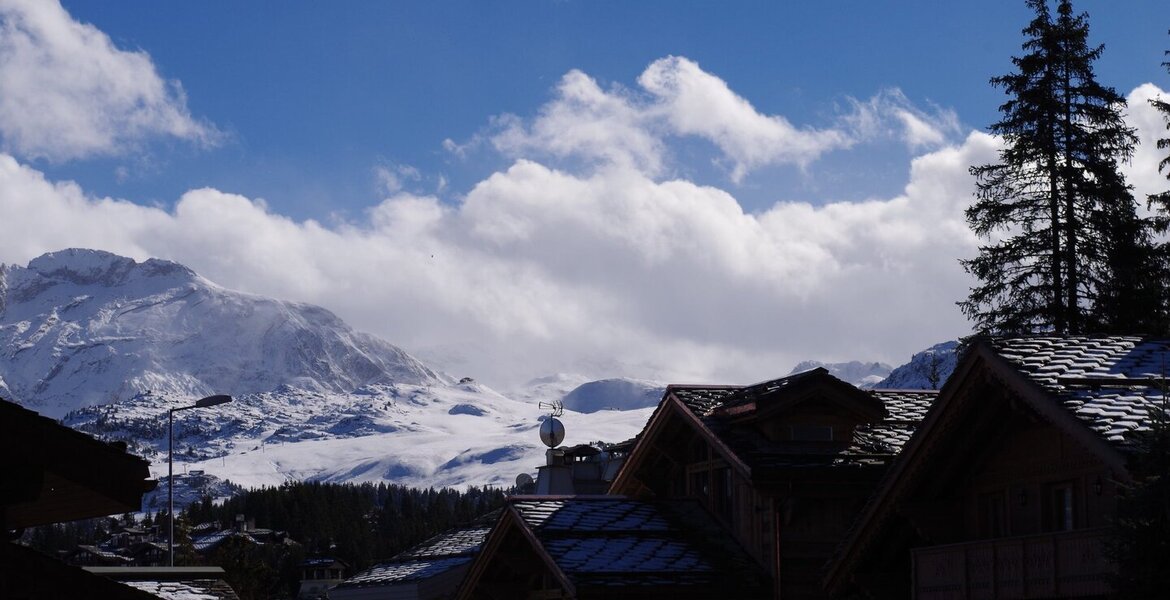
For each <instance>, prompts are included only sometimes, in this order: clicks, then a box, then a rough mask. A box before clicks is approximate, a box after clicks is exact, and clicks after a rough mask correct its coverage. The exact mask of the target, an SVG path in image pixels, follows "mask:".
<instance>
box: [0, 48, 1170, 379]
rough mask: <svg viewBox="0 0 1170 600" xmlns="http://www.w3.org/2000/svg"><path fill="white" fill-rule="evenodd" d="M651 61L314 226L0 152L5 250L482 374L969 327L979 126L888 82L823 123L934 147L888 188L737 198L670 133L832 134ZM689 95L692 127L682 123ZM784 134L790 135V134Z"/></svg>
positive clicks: (683, 369) (730, 371)
mask: <svg viewBox="0 0 1170 600" xmlns="http://www.w3.org/2000/svg"><path fill="white" fill-rule="evenodd" d="M664 60H665V62H663V61H659V62H656V63H655V64H654V65H652V66H651V68H650V69H647V73H650V75H645V74H644V76H643V79H647V80H653V81H647V82H643V83H642V85H643V86H645V87H646V90H647V94H649V95H646V94H634V93H632V92H629V91H627V90H624V89H621V88H612V89H610V90H608V91H607V90H603V89H602V88H601V87H600V86H599V85H598V84H597V83H596V82H595V81H593V80H592V79H590V78H589V77H588V76H586V75H584V74H582V73H578V72H573V73H570V74H569V75H567V76H566V77H565V78H564V79H563V80H562V82H561V84H560V86H559V87H558V88H557V97H556V98H554V99H553V100H552V101H551V102H550V103H549V104H548V105H547V106H546V107H544V108H543V109H542V110H541V111H540V112H539V114H537V115H536V116H535V117H534V118H533V119H532V120H531V121H530V122H529V121H525V120H523V119H520V118H519V117H508V118H506V119H505V120H504V121H503V123H502V125H498V126H497V128H496V130H495V135H494V137H493V138H491V139H490V140H487V138H482V139H483V140H486V141H490V142H491V143H492V144H494V145H495V147H497V148H499V149H500V150H501V151H502V152H505V153H506V154H507V155H509V156H513V157H514V160H512V161H511V164H510V166H508V167H507V168H506V169H504V170H502V171H499V172H496V173H493V174H491V175H490V176H488V177H486V178H484V179H483V180H482V181H480V182H479V183H478V184H476V185H475V186H474V187H472V189H470V190H469V191H467V193H466V194H465V195H464V196H463V198H462V200H461V201H460V202H459V203H458V204H457V205H452V204H450V203H446V202H443V201H440V200H439V199H438V198H435V197H433V196H426V195H419V194H413V193H408V192H407V191H404V190H403V187H404V186H403V185H402V183H403V182H404V181H405V180H409V179H413V178H414V177H415V173H414V172H413V171H412V170H410V169H409V168H400V167H398V166H390V167H387V168H386V170H385V173H384V174H382V175H381V176H382V178H383V184H384V191H385V192H386V193H387V194H388V196H389V197H388V198H387V199H386V200H384V201H383V202H382V203H380V204H378V205H377V206H374V207H371V208H370V209H369V210H368V211H367V212H366V213H365V214H364V215H362V217H361V219H360V220H359V221H354V222H344V221H342V222H340V223H339V224H334V225H328V226H326V225H322V224H320V223H317V222H315V221H311V220H310V221H300V222H298V221H294V220H292V219H289V218H287V217H284V216H282V215H280V214H277V213H275V212H273V211H272V210H271V209H270V208H269V207H268V206H267V205H265V203H263V202H261V201H259V200H256V199H249V198H246V197H243V196H239V195H235V194H230V193H225V192H222V191H219V190H214V189H197V190H191V191H189V192H187V193H186V194H184V195H183V196H182V197H181V198H180V199H179V200H178V202H177V204H176V205H175V207H174V208H173V210H169V211H168V210H161V209H158V208H150V207H143V206H139V205H136V204H133V203H130V202H126V201H120V200H114V199H108V198H95V197H91V196H88V195H86V193H85V192H84V190H82V189H81V188H80V187H78V186H77V185H75V184H72V183H61V182H52V181H48V180H46V179H45V177H44V176H43V175H42V174H41V173H40V172H38V171H36V170H34V169H32V168H30V167H28V166H26V165H22V164H21V163H20V162H19V161H17V160H16V159H15V158H13V157H12V156H8V155H2V154H0V214H3V215H5V225H6V231H8V232H9V233H8V234H7V235H5V236H0V260H3V261H4V262H9V263H24V262H26V261H28V260H29V259H31V258H33V257H35V256H37V255H39V254H40V253H42V252H46V251H50V250H57V249H61V248H64V247H70V246H82V247H95V248H102V249H106V250H110V251H113V252H118V253H122V254H127V255H130V256H133V257H135V258H140V259H142V258H146V257H149V256H159V257H163V258H169V259H173V260H177V261H180V262H183V263H184V264H187V265H189V266H191V267H192V268H194V269H195V270H196V271H198V272H200V273H202V274H203V275H205V276H207V277H208V278H210V279H212V280H214V281H217V282H218V283H220V284H222V285H225V286H227V287H231V288H236V289H241V290H245V291H250V292H255V293H261V294H266V295H270V296H275V297H279V298H287V299H292V300H300V301H307V302H312V303H316V304H319V305H322V306H325V307H327V308H329V309H331V310H334V311H335V312H337V313H338V314H340V315H341V316H342V317H343V318H345V319H347V320H348V321H349V322H351V323H352V324H353V325H354V326H355V327H358V328H360V329H364V330H367V331H371V332H374V333H377V334H379V335H382V336H383V337H385V338H387V339H388V340H391V341H393V342H395V343H399V344H402V345H404V346H405V347H407V348H408V349H417V348H424V347H426V348H431V349H438V350H439V351H441V352H442V353H444V354H446V355H447V356H452V355H455V359H456V360H454V361H453V362H460V364H461V369H462V371H461V372H459V373H456V374H457V375H459V376H462V375H471V376H474V377H476V378H479V379H481V380H485V381H487V382H488V383H490V384H497V383H500V382H508V381H516V380H519V379H523V378H525V377H531V376H534V375H543V374H547V373H549V372H553V371H559V370H581V371H585V372H586V373H587V374H589V375H594V376H607V375H609V376H612V375H623V374H624V375H631V376H642V377H652V378H653V377H657V378H665V379H669V380H672V381H696V380H717V381H727V382H750V381H753V380H759V379H763V378H766V377H773V376H777V375H781V374H783V373H784V372H785V371H787V370H788V369H789V368H790V367H791V366H792V365H793V364H795V363H796V362H798V361H799V360H802V359H807V358H815V359H821V360H843V359H866V360H886V361H891V362H897V361H901V360H904V359H906V358H908V356H909V355H910V353H911V352H913V351H915V350H918V349H921V348H923V347H925V346H927V345H929V344H931V343H934V342H937V341H940V340H942V339H946V338H951V337H954V336H956V335H961V334H963V333H966V331H967V328H968V325H967V323H966V322H965V320H964V319H963V318H962V316H961V315H960V314H959V311H958V310H957V308H956V307H955V305H954V303H955V301H957V300H960V299H962V298H963V297H965V296H966V294H967V291H968V287H969V286H970V285H971V283H972V282H971V281H970V279H969V278H968V276H967V275H966V274H965V273H964V272H963V271H962V269H961V268H960V266H959V265H958V262H957V261H958V259H960V258H965V257H970V256H973V255H974V253H975V247H976V240H975V239H974V237H973V236H972V235H971V233H970V232H969V231H968V229H967V227H966V224H965V221H964V218H963V209H964V208H965V207H966V206H967V205H968V204H969V203H970V201H971V197H972V196H971V193H972V187H973V182H972V180H971V177H970V175H969V174H968V172H967V170H968V166H969V165H972V164H982V163H985V162H989V161H993V160H995V158H996V151H997V149H998V142H997V140H996V139H994V138H992V137H990V136H987V135H985V134H981V133H970V134H968V135H967V136H966V137H965V138H964V139H961V140H958V141H957V142H952V143H950V144H949V145H948V144H947V142H946V140H948V139H951V138H952V137H953V136H954V133H955V130H956V127H957V126H954V125H953V123H954V122H957V119H954V118H953V114H951V113H949V112H947V111H942V110H936V111H934V113H933V114H928V113H925V112H923V111H918V110H916V109H914V108H913V107H912V106H910V105H909V103H908V102H905V101H904V98H902V97H900V95H899V94H895V93H893V92H884V93H883V94H879V97H878V98H877V99H874V100H871V101H867V102H866V103H858V105H857V106H859V107H862V108H864V110H862V109H859V110H856V111H854V112H853V113H851V114H850V115H849V119H846V120H844V121H842V122H841V123H840V124H839V126H838V127H836V128H832V129H829V130H825V131H838V132H843V133H840V135H842V136H845V137H844V138H842V139H846V138H847V139H851V140H865V139H869V138H870V137H873V136H894V137H897V138H900V139H902V140H904V141H905V142H906V143H907V144H909V145H910V146H911V147H914V148H921V147H929V148H930V150H929V151H925V152H924V153H922V154H920V155H919V156H918V157H917V158H915V159H914V160H913V162H912V164H911V165H910V168H909V173H908V176H907V182H906V185H905V187H904V189H903V191H902V192H901V193H899V194H897V195H895V196H893V197H887V198H873V199H871V200H868V201H864V202H837V203H833V202H829V203H826V202H824V199H818V198H808V199H807V201H806V202H798V201H791V202H778V203H775V204H774V205H773V206H771V207H770V208H768V209H767V210H764V211H762V212H758V213H748V212H745V211H744V210H743V208H742V207H741V205H740V203H739V202H738V201H737V199H736V198H735V196H734V195H733V194H732V193H730V192H728V191H726V190H723V189H719V188H716V187H712V186H703V185H698V184H696V183H694V182H691V181H687V180H685V179H680V178H669V177H664V176H663V173H665V172H667V171H668V169H666V168H665V165H666V164H667V162H668V160H669V157H668V156H667V148H668V143H667V142H668V141H669V139H670V138H671V136H676V135H683V134H687V135H695V136H699V137H702V138H704V139H709V140H710V141H711V142H712V143H713V144H714V145H716V146H717V147H719V148H720V149H721V151H722V152H724V153H725V155H726V157H727V160H729V161H731V163H732V164H733V169H732V171H733V172H732V174H733V175H734V172H735V169H736V168H739V167H741V166H742V167H743V168H745V169H747V168H752V167H754V166H758V165H762V164H776V163H778V162H779V161H788V160H792V161H798V162H799V160H800V158H799V157H803V159H805V160H811V159H812V158H814V157H815V156H816V155H817V153H818V152H824V151H827V148H830V147H835V146H833V144H837V143H838V142H837V141H835V140H837V138H836V137H835V136H836V135H837V134H833V135H829V136H828V137H826V138H823V139H828V140H830V141H829V142H826V143H822V142H818V140H822V141H823V139H822V138H821V137H818V135H819V134H817V132H816V131H812V130H805V129H798V128H794V127H792V126H791V125H787V121H785V120H783V119H781V118H779V117H772V116H764V115H760V114H759V113H758V112H756V111H755V109H753V108H752V107H751V105H750V104H748V103H747V102H746V101H744V100H742V99H741V98H739V97H738V96H736V95H735V94H733V93H732V92H730V91H729V90H728V88H727V86H726V84H724V83H723V82H722V81H720V80H718V79H717V78H715V77H713V76H710V75H707V74H705V73H703V72H702V71H700V70H698V67H697V65H695V64H694V63H690V62H689V61H685V60H684V59H664ZM1143 89H1144V88H1143ZM652 90H657V91H652ZM1135 93H1136V92H1135ZM1142 93H1145V94H1149V93H1156V90H1155V89H1146V90H1145V91H1143V92H1142ZM703 110H706V111H708V113H709V116H710V119H711V122H710V123H709V124H702V123H698V122H696V121H692V120H689V119H691V116H693V114H696V113H697V111H703ZM1142 110H1143V109H1139V108H1138V107H1137V103H1136V102H1135V106H1133V107H1131V113H1133V114H1134V118H1135V119H1136V121H1135V122H1137V123H1138V124H1139V126H1141V127H1143V128H1144V129H1145V128H1149V127H1151V126H1155V125H1156V126H1157V127H1161V124H1160V122H1158V123H1155V122H1154V121H1152V120H1150V119H1149V118H1148V117H1149V115H1148V114H1147V113H1145V112H1142ZM1142 119H1144V120H1142ZM1151 123H1152V124H1153V125H1151ZM756 128H762V129H764V130H767V131H765V132H764V133H762V134H761V133H759V132H757V131H756ZM1144 129H1143V131H1144ZM768 131H770V132H771V133H768ZM821 133H824V132H821ZM785 136H789V137H790V138H791V139H792V140H797V142H795V143H796V144H797V146H798V147H800V148H803V150H799V151H791V153H789V154H785V152H789V151H788V150H784V149H782V148H780V146H783V143H782V142H781V140H783V139H786V138H785ZM793 136H795V137H793ZM802 136H811V137H802ZM801 140H803V141H801ZM801 144H803V145H801ZM825 144H827V145H825ZM451 146H452V147H454V144H453V143H452V144H451ZM774 146H775V147H774ZM559 158H569V159H575V160H568V161H564V162H565V163H567V164H559V161H557V160H556V159H559ZM1151 161H1155V162H1156V157H1153V156H1152V155H1147V154H1144V153H1143V154H1139V155H1138V156H1137V157H1135V164H1134V165H1133V167H1132V168H1133V169H1134V170H1135V172H1142V173H1148V169H1150V168H1152V165H1150V164H1149V163H1150V162H1151ZM1143 169H1145V170H1143ZM419 177H421V174H419ZM404 178H405V179H404ZM1154 183H1155V182H1150V183H1149V184H1148V185H1153V184H1154ZM1141 185H1147V183H1142V184H1141ZM435 353H438V351H436V352H435Z"/></svg>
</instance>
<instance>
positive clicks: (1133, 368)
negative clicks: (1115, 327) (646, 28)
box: [825, 337, 1170, 600]
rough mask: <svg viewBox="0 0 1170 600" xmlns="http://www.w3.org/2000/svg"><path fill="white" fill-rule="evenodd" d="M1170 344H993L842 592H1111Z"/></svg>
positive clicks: (882, 496) (905, 468)
mask: <svg viewBox="0 0 1170 600" xmlns="http://www.w3.org/2000/svg"><path fill="white" fill-rule="evenodd" d="M1168 360H1170V341H1167V340H1150V339H1143V338H1135V337H1032V338H1011V339H994V338H993V339H984V340H979V341H976V342H974V343H973V344H972V346H971V347H970V348H969V349H968V350H967V352H966V353H965V355H964V357H963V359H962V360H961V361H960V363H959V366H958V369H957V370H956V371H955V373H954V374H953V375H952V376H951V378H950V380H949V381H948V382H947V384H946V385H945V386H944V387H943V389H942V391H941V394H940V395H939V398H938V400H937V402H936V403H935V406H934V407H933V409H932V410H931V411H930V413H929V414H928V416H927V417H926V419H925V420H924V421H923V423H922V426H921V428H920V429H919V431H918V433H917V434H916V435H915V436H914V437H913V439H911V440H910V441H909V442H908V443H907V444H906V446H905V449H904V450H903V452H902V456H901V458H900V460H899V462H898V464H896V465H895V466H894V467H893V468H892V469H891V471H890V473H889V474H888V475H887V477H886V479H885V480H884V481H883V482H882V484H881V486H880V487H879V488H878V490H877V491H876V493H875V495H874V498H873V499H872V501H871V502H870V503H869V505H868V506H867V507H866V509H865V510H864V511H862V512H861V514H860V516H859V518H858V521H857V523H856V524H855V526H854V528H853V529H852V531H851V533H850V534H849V536H848V537H847V539H846V543H845V544H843V545H842V547H841V549H840V552H839V553H838V554H837V556H836V557H835V558H834V560H833V561H832V563H831V564H830V568H829V570H828V571H827V574H826V578H825V582H826V585H827V587H828V589H829V590H830V591H831V592H832V593H833V595H834V596H836V597H842V598H852V597H867V598H910V597H914V598H918V599H921V600H929V599H936V598H939V599H941V598H947V599H955V600H960V599H965V598H995V597H1000V598H1078V597H1103V596H1105V595H1107V594H1108V593H1109V592H1110V587H1109V576H1110V573H1111V570H1112V566H1111V565H1110V564H1109V563H1108V561H1107V560H1106V559H1105V557H1104V554H1103V548H1104V544H1105V542H1106V540H1107V539H1108V536H1109V532H1110V530H1109V528H1108V527H1109V524H1110V521H1111V518H1112V516H1113V515H1114V514H1115V513H1116V507H1117V492H1118V483H1119V482H1125V481H1127V480H1128V479H1129V478H1130V475H1129V458H1130V451H1131V446H1130V443H1129V442H1130V440H1131V435H1132V434H1133V432H1136V431H1140V430H1143V429H1146V428H1147V426H1148V423H1149V413H1150V410H1151V409H1152V408H1154V407H1157V406H1160V405H1161V404H1162V403H1163V402H1165V400H1166V398H1165V396H1164V394H1165V392H1164V389H1165V387H1164V385H1163V382H1164V381H1165V376H1166V372H1167V365H1168V362H1167V361H1168Z"/></svg>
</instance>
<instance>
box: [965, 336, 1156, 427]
mask: <svg viewBox="0 0 1170 600" xmlns="http://www.w3.org/2000/svg"><path fill="white" fill-rule="evenodd" d="M988 344H989V345H990V346H991V348H992V349H993V350H994V351H995V353H996V354H998V355H999V356H1001V357H1003V358H1004V359H1006V360H1007V361H1008V362H1009V363H1011V365H1012V366H1013V367H1015V368H1016V369H1017V370H1018V371H1019V372H1020V373H1022V374H1024V375H1025V376H1027V377H1028V378H1029V379H1031V380H1032V381H1033V382H1035V383H1036V384H1037V385H1039V386H1040V387H1042V388H1043V389H1044V390H1046V391H1047V392H1049V393H1050V394H1051V395H1052V396H1053V397H1054V398H1055V399H1056V401H1057V402H1058V403H1059V404H1060V405H1061V406H1062V407H1063V408H1064V409H1066V410H1068V411H1069V412H1071V413H1072V414H1074V415H1076V417H1077V418H1079V419H1081V420H1082V421H1084V422H1085V424H1087V425H1088V426H1089V429H1091V430H1093V431H1094V432H1096V433H1098V434H1100V435H1101V436H1102V437H1104V438H1105V439H1106V440H1108V441H1110V442H1113V443H1115V444H1124V443H1125V441H1126V438H1125V434H1126V433H1129V432H1131V431H1145V430H1148V429H1149V413H1150V409H1151V408H1153V407H1157V406H1160V405H1162V403H1163V401H1164V399H1165V393H1164V391H1163V390H1164V387H1163V386H1164V384H1163V381H1164V379H1165V377H1166V375H1167V371H1168V369H1170V365H1167V362H1166V361H1167V359H1170V340H1164V339H1149V338H1141V337H1134V336H1094V337H1089V336H1074V337H1024V338H990V339H988Z"/></svg>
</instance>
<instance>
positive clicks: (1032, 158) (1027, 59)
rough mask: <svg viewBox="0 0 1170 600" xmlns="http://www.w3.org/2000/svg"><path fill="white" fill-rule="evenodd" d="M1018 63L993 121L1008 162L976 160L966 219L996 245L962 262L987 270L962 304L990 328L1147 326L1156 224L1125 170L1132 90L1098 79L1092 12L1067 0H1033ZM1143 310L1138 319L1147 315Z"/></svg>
mask: <svg viewBox="0 0 1170 600" xmlns="http://www.w3.org/2000/svg"><path fill="white" fill-rule="evenodd" d="M1027 4H1028V6H1029V7H1030V8H1032V9H1033V11H1034V12H1035V15H1036V16H1035V18H1034V19H1033V20H1032V22H1031V23H1029V25H1028V26H1027V27H1026V28H1025V29H1024V30H1023V33H1024V35H1025V37H1026V41H1025V42H1024V44H1023V50H1024V55H1023V56H1021V57H1014V58H1012V62H1013V64H1015V66H1016V69H1017V70H1016V72H1014V73H1010V74H1008V75H1004V76H1001V77H995V78H993V79H992V80H991V83H992V85H994V86H996V87H1001V88H1003V90H1004V92H1005V93H1006V94H1007V95H1008V96H1009V99H1008V101H1007V102H1006V103H1004V104H1003V105H1002V106H1000V112H1001V113H1002V115H1003V118H1002V119H1001V120H1000V121H999V122H997V123H995V124H993V125H992V126H991V128H990V129H991V132H992V133H995V134H997V135H999V136H1001V137H1002V138H1003V140H1004V144H1005V146H1004V148H1003V150H1001V151H1000V154H999V162H998V163H995V164H988V165H980V166H974V167H971V173H972V175H974V176H975V178H976V194H975V196H976V201H975V203H974V204H973V205H972V206H971V207H969V208H968V209H967V213H966V216H967V222H968V224H969V225H970V226H971V228H972V229H973V230H974V231H975V233H976V234H977V235H979V236H980V237H982V238H984V239H986V240H987V241H988V243H987V244H986V245H983V246H981V247H980V249H979V255H978V256H977V257H976V258H973V259H971V260H964V261H962V264H963V267H964V268H965V269H966V270H967V271H968V272H969V273H971V274H972V275H975V277H977V278H978V279H979V284H978V285H977V286H976V287H974V288H972V290H971V294H970V296H969V297H968V298H967V300H965V301H962V302H959V306H960V308H961V309H962V311H963V313H964V314H965V315H967V317H968V318H970V319H972V320H973V321H974V322H975V323H976V326H977V328H978V329H979V330H981V331H984V332H990V333H1016V334H1020V333H1037V332H1051V333H1057V334H1074V333H1082V332H1089V331H1101V330H1115V331H1116V330H1121V329H1133V328H1135V327H1141V326H1142V324H1141V323H1138V322H1135V321H1136V320H1135V319H1134V318H1133V316H1134V315H1142V314H1143V312H1142V310H1143V308H1142V307H1143V306H1144V305H1143V304H1142V303H1143V302H1145V301H1147V300H1148V299H1149V296H1150V295H1149V294H1145V293H1140V294H1139V293H1135V290H1136V288H1137V286H1140V284H1141V281H1142V277H1141V275H1142V273H1141V266H1140V265H1144V264H1146V262H1147V261H1149V260H1150V256H1151V252H1150V248H1151V246H1152V244H1151V241H1150V223H1149V222H1148V221H1146V220H1144V219H1141V218H1139V217H1138V216H1137V203H1136V202H1135V200H1134V198H1133V195H1132V193H1131V192H1130V189H1131V188H1130V186H1129V185H1128V184H1127V183H1126V182H1125V178H1124V176H1122V174H1121V172H1120V171H1119V169H1118V166H1119V163H1120V162H1121V161H1125V160H1128V159H1129V158H1130V156H1131V155H1132V154H1133V147H1134V145H1135V144H1136V143H1137V138H1136V136H1135V134H1134V131H1133V129H1132V128H1130V127H1128V126H1126V124H1125V122H1124V120H1123V119H1122V110H1123V109H1124V108H1125V99H1124V98H1123V97H1121V96H1120V95H1119V94H1118V93H1117V92H1116V91H1115V90H1113V89H1112V88H1108V87H1104V86H1102V85H1100V84H1099V83H1097V81H1096V78H1095V76H1094V73H1093V62H1094V61H1096V60H1097V58H1099V57H1100V55H1101V51H1102V48H1103V47H1102V46H1095V47H1090V46H1089V44H1088V34H1089V24H1088V16H1087V15H1086V14H1084V13H1081V14H1074V13H1073V8H1072V4H1071V2H1070V1H1069V0H1060V1H1059V2H1058V4H1057V10H1056V15H1055V17H1054V16H1053V14H1052V13H1051V11H1050V10H1049V6H1048V4H1049V3H1048V0H1027ZM1138 320H1140V319H1138Z"/></svg>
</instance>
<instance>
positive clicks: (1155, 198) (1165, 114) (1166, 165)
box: [1149, 50, 1170, 230]
mask: <svg viewBox="0 0 1170 600" xmlns="http://www.w3.org/2000/svg"><path fill="white" fill-rule="evenodd" d="M1165 55H1166V56H1168V57H1170V50H1167V51H1166V52H1165ZM1162 66H1163V67H1166V72H1168V73H1170V60H1167V61H1166V62H1163V63H1162ZM1150 104H1152V105H1154V108H1156V109H1158V110H1159V111H1161V112H1162V118H1163V119H1165V121H1166V129H1167V130H1170V101H1168V100H1166V99H1164V98H1155V99H1153V100H1150ZM1168 148H1170V137H1165V138H1162V139H1159V140H1158V149H1159V150H1166V149H1168ZM1163 170H1165V171H1166V178H1167V179H1170V156H1166V158H1163V159H1162V161H1161V162H1159V163H1158V172H1162V171H1163ZM1149 200H1150V204H1156V205H1159V207H1160V208H1161V209H1162V213H1163V217H1165V216H1166V214H1167V213H1170V190H1167V191H1165V192H1162V193H1160V194H1153V195H1151V196H1150V198H1149ZM1168 221H1170V218H1166V219H1164V220H1163V221H1162V222H1161V223H1160V224H1161V226H1162V228H1163V230H1165V229H1166V227H1167V225H1170V222H1168Z"/></svg>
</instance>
